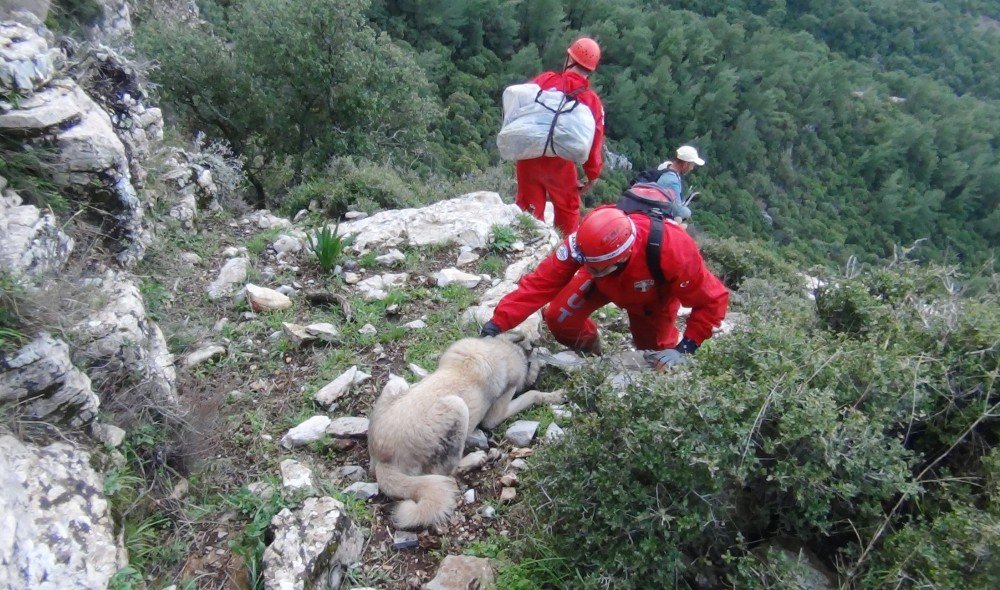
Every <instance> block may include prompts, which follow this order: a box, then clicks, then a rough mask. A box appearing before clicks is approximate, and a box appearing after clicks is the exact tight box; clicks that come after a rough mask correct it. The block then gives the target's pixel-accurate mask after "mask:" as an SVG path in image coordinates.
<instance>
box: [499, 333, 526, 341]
mask: <svg viewBox="0 0 1000 590" xmlns="http://www.w3.org/2000/svg"><path fill="white" fill-rule="evenodd" d="M497 337H498V338H503V339H504V340H507V341H510V342H514V343H515V344H516V343H518V342H521V341H522V340H524V334H522V333H520V332H518V331H517V330H510V331H507V332H504V333H503V334H500V335H499V336H497Z"/></svg>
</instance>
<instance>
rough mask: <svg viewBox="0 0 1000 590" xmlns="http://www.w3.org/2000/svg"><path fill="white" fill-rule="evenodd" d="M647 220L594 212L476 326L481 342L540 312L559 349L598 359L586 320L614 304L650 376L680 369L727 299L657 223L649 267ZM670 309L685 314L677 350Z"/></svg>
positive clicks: (692, 254)
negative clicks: (686, 311)
mask: <svg viewBox="0 0 1000 590" xmlns="http://www.w3.org/2000/svg"><path fill="white" fill-rule="evenodd" d="M654 223H656V222H655V220H653V219H652V218H651V217H650V216H648V215H646V214H644V213H631V214H629V213H625V212H624V211H622V210H621V209H618V208H616V207H614V206H604V207H599V208H597V209H594V210H593V211H591V212H590V213H588V214H587V216H586V217H584V218H583V221H582V222H581V224H580V227H579V229H578V230H577V231H576V232H574V233H571V234H569V235H568V236H566V238H565V239H564V240H563V242H562V244H560V245H559V247H558V248H557V249H556V250H555V251H554V252H552V253H551V254H549V256H548V257H546V258H545V260H543V261H542V262H541V263H540V264H539V265H538V267H537V268H536V269H535V270H534V271H532V272H531V273H529V274H527V275H525V276H524V277H522V278H521V281H520V282H519V283H518V286H517V289H516V290H514V291H512V292H511V293H508V294H507V295H506V296H505V297H504V298H503V299H501V300H500V303H499V304H498V305H497V308H496V310H494V312H493V318H492V319H491V320H490V321H489V322H487V323H486V325H484V326H483V329H482V332H481V334H482V335H483V336H496V335H497V334H499V333H501V332H505V331H507V330H510V329H512V328H514V327H516V326H518V325H519V324H520V323H521V322H523V321H524V320H525V319H526V318H527V317H528V316H529V315H531V314H532V313H534V312H535V311H536V310H538V309H540V308H541V307H542V306H543V305H545V304H548V306H547V307H546V308H545V310H544V311H543V312H542V317H543V318H544V320H545V324H546V325H547V326H548V327H549V330H551V331H552V335H553V336H554V337H555V339H556V340H558V341H559V342H560V343H562V344H564V345H566V346H569V347H571V348H573V349H575V350H579V351H581V352H589V353H594V354H600V353H601V341H600V336H599V334H598V330H597V325H596V324H595V323H594V321H593V320H591V319H590V315H591V314H592V313H594V312H595V311H597V310H598V309H600V308H601V307H603V306H605V305H607V304H608V303H614V304H615V305H617V306H618V307H620V308H622V309H624V310H625V311H626V312H627V313H628V318H629V330H630V331H631V332H632V341H633V343H634V345H635V347H636V349H638V350H644V351H647V352H646V359H647V361H648V362H649V363H650V364H651V365H652V366H654V367H655V368H657V369H663V368H665V367H667V366H669V365H673V364H678V363H683V362H686V361H687V357H686V355H689V354H693V353H694V352H695V351H696V350H697V349H698V347H699V346H700V345H701V343H702V342H704V341H705V340H706V339H708V338H709V337H711V335H712V328H713V327H715V326H719V325H720V324H721V323H722V320H723V318H725V315H726V308H727V306H728V304H729V291H728V290H726V287H725V285H723V284H722V282H721V281H720V280H719V279H718V278H716V277H715V275H713V274H712V273H711V272H710V271H709V270H708V269H707V268H706V267H705V263H704V260H702V257H701V252H699V250H698V246H697V244H695V242H694V240H693V239H692V238H691V237H690V236H689V235H688V234H687V232H686V231H684V229H682V228H681V227H680V226H678V225H677V224H675V223H673V222H670V221H664V222H662V226H663V227H662V236H661V241H660V245H659V248H654V250H653V252H655V251H656V250H658V258H659V260H658V261H656V262H655V263H653V264H655V266H656V267H657V268H659V270H660V272H661V273H662V278H661V279H657V278H654V273H653V272H652V271H651V269H650V264H651V263H650V259H651V258H652V257H653V256H651V251H650V250H649V249H648V248H647V244H648V242H649V241H650V232H651V227H652V226H653V225H654ZM678 304H684V305H685V306H687V307H690V308H691V316H690V317H689V318H688V321H687V327H686V329H685V332H684V338H683V339H681V340H680V342H678V337H679V334H678V331H677V326H676V320H677V309H678Z"/></svg>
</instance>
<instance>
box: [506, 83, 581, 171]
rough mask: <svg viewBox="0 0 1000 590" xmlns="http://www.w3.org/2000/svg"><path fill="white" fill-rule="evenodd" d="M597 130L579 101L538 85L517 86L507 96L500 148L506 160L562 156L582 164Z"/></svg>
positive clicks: (508, 88) (508, 90)
mask: <svg viewBox="0 0 1000 590" xmlns="http://www.w3.org/2000/svg"><path fill="white" fill-rule="evenodd" d="M553 120H555V124H554V125H553ZM596 128H597V124H596V122H595V121H594V114H593V113H592V112H591V111H590V108H589V107H588V106H587V105H585V104H583V103H581V102H579V101H578V100H576V99H575V98H571V97H568V96H567V95H566V94H565V93H563V92H561V91H559V90H544V91H543V90H542V89H541V88H540V87H539V86H538V84H531V83H529V84H516V85H514V86H508V87H507V89H506V90H504V92H503V127H502V128H501V129H500V134H499V135H497V147H498V148H500V157H501V158H503V159H505V160H530V159H531V158H539V157H541V156H558V157H560V158H565V159H567V160H572V161H574V162H576V163H578V164H582V163H584V162H586V161H587V158H588V157H589V156H590V147H591V146H592V145H593V143H594V131H595V130H596Z"/></svg>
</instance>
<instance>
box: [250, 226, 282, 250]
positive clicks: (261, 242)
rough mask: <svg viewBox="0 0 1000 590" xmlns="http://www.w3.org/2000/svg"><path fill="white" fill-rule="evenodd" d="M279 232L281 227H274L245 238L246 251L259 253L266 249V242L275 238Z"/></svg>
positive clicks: (268, 242)
mask: <svg viewBox="0 0 1000 590" xmlns="http://www.w3.org/2000/svg"><path fill="white" fill-rule="evenodd" d="M280 234H281V229H280V228H274V229H269V230H267V231H263V232H261V233H259V234H257V235H255V236H254V237H252V238H250V239H249V240H247V252H249V253H251V254H260V253H261V252H263V251H264V250H266V249H267V246H268V244H270V243H271V241H272V240H274V239H275V238H277V237H278V236H279V235H280Z"/></svg>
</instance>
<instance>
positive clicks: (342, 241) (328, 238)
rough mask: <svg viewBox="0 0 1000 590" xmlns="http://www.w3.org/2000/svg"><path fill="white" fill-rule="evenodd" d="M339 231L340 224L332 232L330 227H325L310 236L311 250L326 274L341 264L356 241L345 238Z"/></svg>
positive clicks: (351, 237) (352, 237)
mask: <svg viewBox="0 0 1000 590" xmlns="http://www.w3.org/2000/svg"><path fill="white" fill-rule="evenodd" d="M339 231H340V224H339V223H338V224H336V225H334V226H333V230H332V231H331V230H330V226H329V225H324V226H323V227H321V228H320V229H318V230H316V231H315V232H313V233H312V234H310V235H309V236H308V241H309V249H310V250H312V252H313V254H315V255H316V260H317V261H318V262H319V265H320V267H321V268H322V269H323V270H324V271H326V272H330V270H331V269H332V268H333V267H334V266H335V265H336V264H337V263H338V262H340V259H341V257H342V256H343V255H344V250H345V249H346V248H347V247H348V246H350V245H351V242H353V241H354V236H347V237H343V236H341V235H339Z"/></svg>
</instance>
